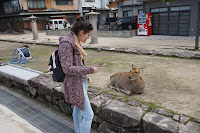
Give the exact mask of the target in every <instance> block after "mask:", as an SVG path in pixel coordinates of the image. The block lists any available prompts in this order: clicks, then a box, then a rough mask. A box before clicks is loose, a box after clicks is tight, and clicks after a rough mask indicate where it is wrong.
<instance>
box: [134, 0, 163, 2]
mask: <svg viewBox="0 0 200 133" xmlns="http://www.w3.org/2000/svg"><path fill="white" fill-rule="evenodd" d="M147 1H159V0H137V2H147Z"/></svg>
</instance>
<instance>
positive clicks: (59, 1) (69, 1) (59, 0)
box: [56, 0, 73, 5]
mask: <svg viewBox="0 0 200 133" xmlns="http://www.w3.org/2000/svg"><path fill="white" fill-rule="evenodd" d="M56 5H73V0H56Z"/></svg>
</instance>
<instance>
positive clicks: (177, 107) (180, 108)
mask: <svg viewBox="0 0 200 133" xmlns="http://www.w3.org/2000/svg"><path fill="white" fill-rule="evenodd" d="M87 53H88V55H92V56H87V58H86V62H89V63H90V64H96V65H97V66H98V67H99V72H98V73H97V74H94V75H90V76H91V78H92V80H93V82H91V84H90V86H91V87H97V89H101V90H102V91H106V92H108V93H111V94H116V95H119V96H124V97H125V98H127V99H135V100H139V101H143V102H147V103H148V104H152V105H156V106H160V107H164V108H166V109H169V110H172V111H174V112H177V113H180V114H186V115H189V116H193V117H196V118H200V106H199V105H200V99H199V94H200V89H199V87H198V86H199V78H200V70H199V67H200V61H199V60H193V59H183V58H169V57H158V56H145V55H134V54H125V53H115V52H103V51H102V52H95V51H91V50H89V51H87ZM101 58H102V61H103V62H104V65H103V66H100V65H98V63H97V61H100V59H101ZM95 59H97V61H96V62H94V60H95ZM105 62H109V63H107V64H108V65H107V64H106V63H105ZM132 63H133V64H134V65H135V66H137V67H145V70H144V72H142V73H141V76H142V78H143V79H144V81H145V84H146V87H145V90H144V93H143V94H141V95H132V96H127V95H125V94H122V93H119V92H116V91H115V90H112V89H110V88H108V87H107V84H108V83H109V77H110V76H111V75H112V74H113V73H115V72H119V71H124V72H127V71H129V70H130V69H131V64H132ZM99 64H100V63H99Z"/></svg>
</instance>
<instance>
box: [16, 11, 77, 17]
mask: <svg viewBox="0 0 200 133" xmlns="http://www.w3.org/2000/svg"><path fill="white" fill-rule="evenodd" d="M54 14H79V11H65V12H24V13H20V14H19V15H21V16H26V15H54Z"/></svg>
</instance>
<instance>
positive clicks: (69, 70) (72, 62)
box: [58, 17, 98, 133]
mask: <svg viewBox="0 0 200 133" xmlns="http://www.w3.org/2000/svg"><path fill="white" fill-rule="evenodd" d="M92 30H93V26H92V25H91V23H90V22H89V21H86V20H84V18H83V17H80V18H77V19H76V21H75V23H74V24H73V26H72V28H71V32H70V33H69V34H68V35H67V36H65V37H60V38H59V42H60V45H59V49H58V54H59V58H60V62H61V66H62V69H63V72H64V73H65V74H66V76H65V79H64V87H65V88H64V97H65V101H66V102H67V103H71V104H73V105H74V110H73V120H74V128H75V132H76V133H89V132H90V129H91V124H92V119H93V116H94V113H93V111H92V108H91V105H90V101H89V98H88V95H87V83H89V82H90V78H88V77H87V74H93V73H96V72H97V71H98V68H97V67H94V66H85V64H84V56H86V55H87V54H86V52H85V51H84V50H83V48H82V46H81V43H80V42H83V43H85V42H86V40H87V39H89V37H90V35H91V33H92Z"/></svg>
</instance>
